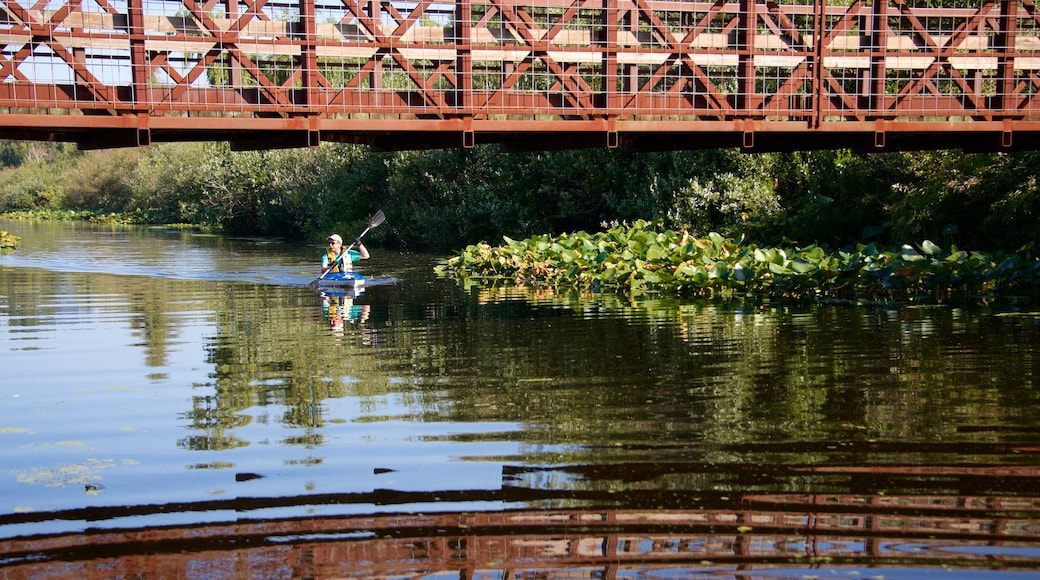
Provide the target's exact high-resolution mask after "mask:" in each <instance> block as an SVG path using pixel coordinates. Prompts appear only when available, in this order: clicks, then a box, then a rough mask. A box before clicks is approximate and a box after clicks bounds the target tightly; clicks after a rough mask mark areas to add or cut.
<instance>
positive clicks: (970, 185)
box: [0, 142, 1040, 250]
mask: <svg viewBox="0 0 1040 580" xmlns="http://www.w3.org/2000/svg"><path fill="white" fill-rule="evenodd" d="M1038 156H1040V153H1037V152H1032V151H1025V152H1012V153H1001V154H996V153H991V154H965V153H959V152H951V151H941V152H901V153H883V154H872V155H857V154H854V153H852V152H850V151H847V150H836V151H814V152H792V153H769V154H755V155H747V154H743V153H741V152H739V151H737V150H732V149H720V150H704V151H676V152H660V153H632V152H627V151H624V150H621V149H613V150H608V149H594V150H565V151H552V152H510V153H506V152H503V151H501V150H500V149H499V148H498V147H497V146H480V147H477V148H474V149H459V150H437V151H405V152H395V153H378V152H371V151H369V150H367V149H366V148H364V147H362V146H357V145H348V144H331V143H327V144H323V145H322V146H320V147H316V148H307V149H296V150H275V151H250V152H234V151H231V149H230V148H229V147H228V146H227V145H226V144H223V143H176V144H161V145H153V146H151V147H148V148H144V149H140V150H109V151H95V152H88V153H80V152H77V151H75V150H74V149H73V148H71V147H68V146H64V145H54V144H39V143H32V144H27V143H21V142H0V159H2V160H3V162H4V163H7V164H9V165H10V166H9V167H7V168H6V169H3V170H0V209H2V210H14V209H86V208H89V209H94V210H99V211H125V212H135V213H136V214H138V215H145V216H148V219H150V220H153V221H159V222H182V223H195V224H201V225H208V226H213V227H217V228H220V229H222V230H224V231H227V232H229V233H244V234H254V235H274V236H286V237H298V238H303V237H314V236H323V235H325V233H327V232H328V231H332V230H336V231H354V230H355V229H358V228H359V227H361V226H363V224H364V223H365V220H366V219H367V218H368V216H370V215H372V213H373V212H375V211H376V210H377V209H383V210H384V211H385V212H386V214H387V216H388V218H389V219H388V221H387V227H385V228H380V231H379V232H374V233H373V235H374V238H373V241H374V242H375V243H384V244H388V245H397V246H402V247H422V248H448V247H461V246H464V245H466V244H471V243H474V242H478V241H482V240H496V239H500V237H501V236H502V235H507V236H510V237H513V238H522V237H526V236H532V235H537V234H554V233H562V232H574V231H579V230H584V231H593V230H598V229H603V228H604V227H609V226H611V225H615V224H621V223H631V222H633V221H635V220H637V219H648V220H661V221H662V223H663V224H665V225H667V226H668V227H670V228H674V229H676V230H688V231H690V232H692V233H694V234H697V235H705V234H706V233H707V232H712V231H715V232H719V233H720V234H723V235H726V236H731V237H740V236H744V237H747V238H748V239H753V240H756V241H758V242H761V243H766V244H768V243H779V242H783V241H785V240H788V241H790V242H793V243H797V244H802V245H808V244H820V245H824V246H832V247H841V246H844V245H846V244H848V243H851V242H854V241H876V242H878V243H881V244H892V243H897V242H898V243H902V242H904V241H907V240H921V239H932V240H937V241H941V242H943V243H947V244H950V243H957V244H959V245H961V246H962V247H973V248H979V249H1008V250H1017V249H1019V248H1021V247H1023V246H1025V245H1026V244H1028V243H1029V242H1030V241H1032V240H1035V239H1037V237H1038V236H1037V235H1038V234H1040V226H1038V225H1037V220H1036V219H1035V218H1036V213H1037V208H1038V207H1040V191H1038V185H1037V183H1038V173H1040V169H1038V168H1040V163H1038V161H1040V158H1038Z"/></svg>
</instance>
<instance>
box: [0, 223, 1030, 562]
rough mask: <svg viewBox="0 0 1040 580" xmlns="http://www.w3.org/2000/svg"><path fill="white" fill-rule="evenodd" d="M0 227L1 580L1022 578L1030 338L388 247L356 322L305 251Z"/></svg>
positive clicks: (903, 310)
mask: <svg viewBox="0 0 1040 580" xmlns="http://www.w3.org/2000/svg"><path fill="white" fill-rule="evenodd" d="M392 219H393V217H392V216H388V224H390V223H392ZM0 229H4V230H7V231H10V232H11V233H14V234H16V235H19V236H21V237H22V244H21V246H20V247H19V248H18V250H17V251H16V252H14V253H9V254H6V255H2V256H0V577H4V578H35V577H48V578H53V577H57V578H79V577H92V578H110V577H145V578H164V577H179V578H239V577H266V578H295V577H332V576H338V577H358V576H365V577H377V578H390V577H400V576H413V577H437V578H454V577H466V578H476V577H479V578H504V577H560V576H568V577H594V578H602V577H611V578H621V577H651V576H667V577H682V578H689V577H710V578H719V577H723V578H725V577H732V578H737V577H739V578H778V577H802V576H812V577H835V578H859V577H885V578H917V577H920V576H921V575H922V574H923V573H924V572H928V571H930V572H936V573H937V572H942V574H943V577H948V578H984V577H1031V576H1033V577H1035V576H1036V575H1037V574H1040V384H1038V378H1037V366H1038V354H1037V353H1038V352H1040V349H1038V347H1040V315H1038V314H1037V313H1036V312H1035V311H1002V310H994V309H959V308H948V307H917V306H905V307H900V308H874V307H850V306H845V305H814V306H799V307H784V306H775V307H774V306H756V307H738V306H729V305H724V304H709V303H705V302H682V301H676V300H669V299H639V300H633V299H629V298H626V297H623V296H613V295H606V296H604V295H593V296H578V295H574V294H569V293H554V292H550V291H527V290H518V289H508V288H501V289H490V290H489V289H479V288H469V289H467V288H461V287H458V286H457V285H455V284H454V283H452V282H449V281H443V280H438V279H436V278H435V277H434V276H433V274H432V268H433V265H434V264H435V261H436V257H434V256H425V255H410V254H400V253H396V252H390V251H379V250H378V249H373V250H374V251H373V254H374V256H373V259H371V260H369V261H367V262H364V263H362V270H363V271H364V273H366V274H367V275H368V276H370V277H372V278H374V280H373V281H372V283H371V284H369V285H368V286H367V287H366V288H365V291H364V292H363V293H362V294H361V295H360V296H357V297H355V298H353V299H350V298H349V297H339V296H333V297H326V296H322V295H320V294H318V293H315V292H313V291H311V290H310V289H309V288H307V286H306V284H307V282H309V281H311V280H312V279H313V278H314V277H315V276H316V275H317V273H318V272H317V266H316V263H317V261H318V256H319V255H320V252H321V251H322V250H323V248H322V247H321V246H320V245H315V246H302V245H289V244H282V243H277V242H272V241H269V240H248V239H227V238H223V237H217V236H207V235H198V234H192V233H184V232H178V231H171V230H163V229H146V228H121V227H91V226H87V225H84V224H23V223H14V222H0ZM337 312H340V313H342V315H343V317H344V322H343V324H342V326H340V325H339V324H335V323H334V318H333V316H332V315H334V314H336V313H337Z"/></svg>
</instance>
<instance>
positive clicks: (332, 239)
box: [327, 234, 343, 244]
mask: <svg viewBox="0 0 1040 580" xmlns="http://www.w3.org/2000/svg"><path fill="white" fill-rule="evenodd" d="M327 241H330V242H339V243H340V244H342V243H343V238H341V237H339V234H332V235H331V236H329V237H328V238H327Z"/></svg>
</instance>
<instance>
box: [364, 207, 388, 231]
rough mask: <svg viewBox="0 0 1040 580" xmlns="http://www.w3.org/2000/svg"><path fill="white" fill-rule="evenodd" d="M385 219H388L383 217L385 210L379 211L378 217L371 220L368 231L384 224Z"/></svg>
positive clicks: (375, 216)
mask: <svg viewBox="0 0 1040 580" xmlns="http://www.w3.org/2000/svg"><path fill="white" fill-rule="evenodd" d="M385 219H386V216H385V215H383V210H379V211H377V212H376V215H374V216H372V219H371V220H369V222H368V229H372V228H374V227H376V226H378V225H379V224H381V223H383V220H385Z"/></svg>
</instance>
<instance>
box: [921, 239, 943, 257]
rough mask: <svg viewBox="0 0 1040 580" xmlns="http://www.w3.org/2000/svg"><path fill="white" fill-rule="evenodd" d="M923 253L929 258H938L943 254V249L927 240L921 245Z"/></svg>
mask: <svg viewBox="0 0 1040 580" xmlns="http://www.w3.org/2000/svg"><path fill="white" fill-rule="evenodd" d="M921 251H922V252H924V253H925V255H927V256H938V255H939V254H941V253H942V248H940V247H939V246H937V245H935V244H933V243H932V242H931V241H929V240H925V241H924V242H922V243H921Z"/></svg>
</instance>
